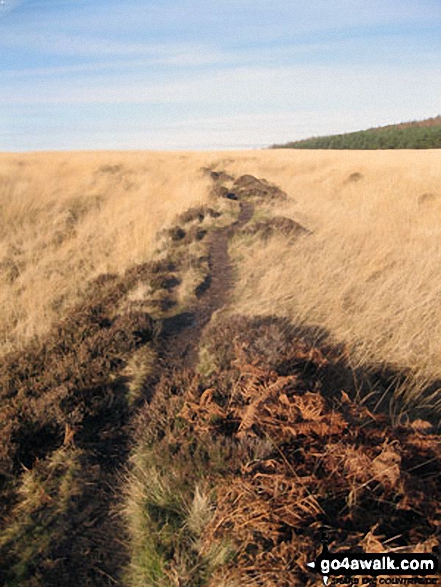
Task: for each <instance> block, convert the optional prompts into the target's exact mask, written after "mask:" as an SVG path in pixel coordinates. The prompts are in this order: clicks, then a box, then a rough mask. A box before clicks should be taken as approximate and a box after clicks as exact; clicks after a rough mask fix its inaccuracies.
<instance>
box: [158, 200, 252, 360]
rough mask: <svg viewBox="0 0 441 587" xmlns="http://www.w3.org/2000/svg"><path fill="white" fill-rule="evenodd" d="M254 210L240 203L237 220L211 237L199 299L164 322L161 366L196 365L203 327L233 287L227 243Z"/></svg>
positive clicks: (227, 297) (226, 300) (221, 305)
mask: <svg viewBox="0 0 441 587" xmlns="http://www.w3.org/2000/svg"><path fill="white" fill-rule="evenodd" d="M253 211H254V206H253V204H252V203H250V202H247V201H243V202H240V213H239V217H238V219H237V220H236V221H235V222H233V223H232V224H231V225H229V226H226V227H223V228H218V229H215V230H213V231H212V232H211V234H210V236H209V237H208V273H207V275H206V276H205V277H204V280H203V281H202V282H201V283H200V284H199V285H198V286H197V291H196V294H197V298H198V299H197V302H196V303H194V304H192V305H191V306H190V307H189V308H188V309H186V311H185V312H184V313H182V314H178V315H177V316H173V317H171V318H166V319H164V321H163V327H162V331H161V335H162V339H163V340H162V365H163V367H165V368H166V369H170V368H173V369H176V368H183V367H185V368H192V367H194V366H195V364H196V361H197V358H198V350H199V349H198V344H199V340H200V336H201V333H202V330H203V328H204V327H205V326H206V325H207V324H208V323H209V322H210V320H211V317H212V315H213V314H214V312H216V311H217V310H220V309H221V308H222V307H223V306H225V305H226V304H228V302H229V296H230V293H231V290H232V287H233V283H234V275H233V265H232V263H231V261H230V258H229V255H228V242H229V240H230V238H231V237H232V236H233V235H234V233H235V231H237V230H239V229H241V228H242V227H243V226H245V225H246V224H247V223H248V221H249V220H250V219H251V217H252V215H253Z"/></svg>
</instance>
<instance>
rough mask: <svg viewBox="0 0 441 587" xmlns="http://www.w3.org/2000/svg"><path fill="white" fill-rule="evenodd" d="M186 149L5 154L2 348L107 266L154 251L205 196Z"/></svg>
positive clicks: (49, 316)
mask: <svg viewBox="0 0 441 587" xmlns="http://www.w3.org/2000/svg"><path fill="white" fill-rule="evenodd" d="M188 158H189V155H187V154H185V153H173V154H171V153H170V154H164V153H148V152H146V153H138V152H133V153H109V152H106V153H39V154H26V155H24V154H22V155H15V154H14V155H13V154H3V155H0V214H1V228H0V292H1V293H0V304H1V307H2V311H1V316H0V350H1V351H7V350H9V349H11V348H16V347H19V346H20V345H22V344H23V343H25V342H26V341H27V340H29V339H30V338H31V337H32V336H34V335H41V334H42V333H44V332H45V331H47V329H48V328H49V326H50V325H51V324H52V323H53V322H54V321H55V320H56V319H57V318H58V317H59V316H61V315H62V314H63V313H64V312H65V311H66V309H67V307H69V306H71V305H72V303H74V302H75V301H76V300H78V297H79V296H80V295H81V293H82V292H83V291H84V288H85V286H86V284H87V281H88V280H90V279H91V278H93V277H96V276H97V275H99V274H101V273H107V272H114V273H120V272H123V271H124V270H125V269H126V268H127V267H129V266H130V265H132V264H133V263H137V262H142V261H144V260H146V259H147V258H148V257H149V256H150V255H151V253H152V252H153V250H154V247H155V234H156V232H157V231H158V230H159V229H160V228H161V227H162V226H163V225H165V224H167V223H169V222H171V221H172V219H173V217H174V216H175V214H176V213H178V212H182V211H184V210H186V209H187V208H188V207H189V206H191V205H194V204H198V203H199V202H203V201H204V200H206V198H207V194H208V186H209V179H208V178H207V177H204V176H203V175H202V174H201V173H200V171H199V167H200V165H198V164H197V163H196V164H193V162H189V160H188Z"/></svg>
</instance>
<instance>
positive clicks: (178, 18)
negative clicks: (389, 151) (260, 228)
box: [0, 0, 441, 151]
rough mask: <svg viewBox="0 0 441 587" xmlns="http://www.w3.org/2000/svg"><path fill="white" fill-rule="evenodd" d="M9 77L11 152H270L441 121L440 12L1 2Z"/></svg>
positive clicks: (427, 3)
mask: <svg viewBox="0 0 441 587" xmlns="http://www.w3.org/2000/svg"><path fill="white" fill-rule="evenodd" d="M2 1H3V4H1V2H2ZM0 76H1V77H0V80H1V81H0V105H1V111H0V151H26V150H46V149H49V150H52V149H53V150H60V149H63V150H65V149H210V148H212V149H222V148H226V149H228V148H244V147H261V146H265V145H268V144H271V143H274V142H283V141H288V140H293V139H296V138H303V137H308V136H313V135H320V134H330V133H337V132H343V131H350V130H359V129H362V128H368V127H371V126H378V125H381V124H388V123H393V122H401V121H406V120H414V119H422V118H426V117H430V116H436V115H437V114H441V0H302V1H300V0H216V1H211V0H205V1H202V0H157V1H151V0H126V1H124V0H119V1H117V0H106V1H104V0H94V1H92V0H0Z"/></svg>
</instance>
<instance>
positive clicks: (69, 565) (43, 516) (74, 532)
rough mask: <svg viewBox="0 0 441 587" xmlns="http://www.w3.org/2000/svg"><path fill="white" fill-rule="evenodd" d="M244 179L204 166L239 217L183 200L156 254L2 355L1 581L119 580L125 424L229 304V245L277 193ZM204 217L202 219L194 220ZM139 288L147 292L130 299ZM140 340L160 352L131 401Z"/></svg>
mask: <svg viewBox="0 0 441 587" xmlns="http://www.w3.org/2000/svg"><path fill="white" fill-rule="evenodd" d="M244 177H245V179H244V181H242V183H241V181H240V179H241V178H239V180H238V181H236V188H237V192H238V195H233V194H232V193H231V192H230V191H229V190H228V189H227V188H226V187H225V186H224V185H223V183H224V182H223V179H227V180H228V181H229V182H230V183H231V181H232V179H233V178H230V177H227V176H225V175H224V174H222V173H216V172H213V173H212V178H213V181H214V185H215V187H214V189H213V194H212V201H213V206H214V207H215V208H216V206H217V202H218V201H220V198H225V201H226V202H227V201H228V200H231V206H232V207H233V210H234V206H236V216H237V219H236V220H235V221H234V222H233V223H231V224H229V225H227V226H225V225H224V226H221V227H219V226H217V225H216V219H217V218H219V217H220V219H221V220H222V213H221V212H220V211H217V210H216V209H213V208H208V207H203V208H198V209H191V210H189V211H188V213H186V214H184V215H181V217H180V218H179V219H178V221H179V222H180V224H181V225H184V228H185V229H183V228H181V227H180V226H179V225H178V230H177V231H176V228H172V229H170V230H169V231H168V235H169V237H170V238H168V249H169V250H167V249H166V254H165V256H164V255H163V257H162V258H161V260H159V261H152V262H148V263H145V264H142V265H138V266H135V267H133V268H131V269H130V270H128V271H126V273H125V274H124V275H122V276H116V275H103V276H101V277H100V278H98V279H97V280H96V281H95V282H93V283H91V285H90V288H89V293H88V295H87V296H86V298H85V300H84V302H82V303H81V304H79V305H78V306H77V307H76V308H74V309H73V310H72V311H71V312H70V313H69V315H67V316H66V317H65V318H64V319H63V321H62V322H60V323H59V324H57V325H55V326H54V327H53V328H52V330H51V331H50V332H49V334H48V335H47V337H46V338H45V339H44V340H41V341H37V342H34V343H32V344H30V345H29V346H28V347H27V348H26V349H25V350H24V351H20V352H15V353H12V354H10V355H7V356H6V357H3V358H2V359H1V360H0V402H1V412H0V496H1V501H0V584H4V585H8V586H12V585H20V586H29V587H36V586H43V585H44V586H45V587H50V586H54V587H55V586H57V587H58V586H59V585H63V586H64V587H69V586H72V587H73V586H75V587H77V586H78V585H81V586H85V587H86V586H92V585H93V586H94V587H97V586H100V585H122V584H123V571H124V569H125V568H126V567H127V565H128V563H129V558H130V555H129V549H128V544H129V542H130V537H129V536H128V535H127V532H126V529H125V528H124V524H123V523H122V519H121V513H120V512H121V495H120V493H121V485H122V478H123V474H124V472H125V471H126V468H127V463H128V456H129V454H130V451H131V446H132V435H133V425H132V423H131V422H132V421H133V419H134V418H135V416H136V413H137V411H138V410H139V407H140V406H141V405H143V404H144V403H145V402H150V401H151V399H152V397H153V395H154V393H155V385H156V383H157V382H158V381H159V380H160V378H161V376H162V374H164V373H166V372H171V371H175V370H177V369H182V368H189V367H194V366H195V363H196V361H197V356H198V343H199V339H200V336H201V332H202V330H203V329H204V327H205V326H206V325H207V324H208V323H209V322H210V320H211V317H212V315H213V313H214V312H215V311H216V310H218V309H220V308H222V307H223V306H224V305H225V304H227V303H228V301H229V295H230V291H231V289H232V285H233V267H232V264H231V262H230V259H229V255H228V241H229V239H230V238H231V237H232V236H233V235H234V233H235V232H236V231H238V230H241V229H242V228H243V227H244V226H245V225H246V224H247V223H248V222H249V220H250V218H251V217H252V215H253V203H252V199H253V195H254V196H255V198H257V200H258V199H259V198H261V197H262V196H263V195H264V194H263V192H266V191H267V190H268V191H269V192H271V191H272V193H274V194H276V195H278V191H277V188H275V187H273V186H269V184H266V182H263V183H262V182H261V181H259V180H256V179H255V178H251V176H244ZM250 178H251V184H250ZM253 181H254V184H253ZM247 182H248V183H247ZM245 184H247V185H245ZM253 186H254V187H253ZM253 189H254V191H255V192H256V193H254V194H253ZM259 190H260V191H259ZM280 194H281V192H280ZM224 203H225V202H224ZM227 205H229V204H227ZM224 208H225V206H224ZM207 219H208V220H209V221H210V220H213V225H210V224H209V222H208V223H207ZM204 221H205V223H206V224H208V227H207V229H205V228H203V229H202V228H200V226H202V225H203V223H204ZM176 234H177V236H176ZM193 242H197V243H199V246H200V254H199V256H197V255H196V256H195V257H194V259H192V262H193V263H194V264H196V266H197V267H198V269H199V275H200V279H199V282H198V283H196V285H195V291H194V294H195V295H194V296H193V301H192V302H191V303H189V304H188V305H187V306H186V307H184V308H180V309H179V311H178V310H176V309H175V308H178V307H179V306H178V302H177V300H176V297H177V294H176V291H177V289H178V286H179V284H180V283H181V281H182V274H183V273H185V270H186V269H187V268H188V257H189V255H188V252H187V248H188V247H189V246H190V245H191V244H192V243H193ZM141 285H142V286H148V289H149V292H150V294H149V295H146V296H145V298H144V299H141V300H139V299H137V300H136V301H133V300H132V299H131V298H130V294H131V292H133V291H134V290H136V288H137V287H138V288H139V287H140V286H141ZM146 347H148V349H149V351H150V352H153V353H155V354H156V357H157V358H158V361H157V363H156V364H155V367H154V368H152V369H150V371H149V372H148V373H147V374H146V375H145V376H143V379H142V381H141V382H140V383H139V386H138V388H137V389H138V392H137V396H136V398H135V400H134V401H131V398H130V389H131V385H132V384H133V381H132V380H133V376H131V375H128V374H127V372H128V370H127V366H128V365H130V361H131V359H132V358H133V356H135V355H137V356H139V355H140V354H141V355H142V353H143V349H144V348H146ZM135 419H136V418H135Z"/></svg>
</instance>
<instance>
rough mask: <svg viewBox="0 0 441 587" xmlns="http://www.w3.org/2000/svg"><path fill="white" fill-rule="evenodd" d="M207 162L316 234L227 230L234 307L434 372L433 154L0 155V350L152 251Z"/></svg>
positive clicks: (437, 271) (439, 284)
mask: <svg viewBox="0 0 441 587" xmlns="http://www.w3.org/2000/svg"><path fill="white" fill-rule="evenodd" d="M203 166H212V167H213V168H216V169H223V170H225V171H227V172H229V173H232V174H234V175H240V174H242V173H250V174H253V175H256V176H258V177H264V178H266V179H267V180H269V181H272V182H274V183H276V184H277V185H278V186H280V187H281V188H282V189H283V190H285V191H286V192H287V193H288V195H289V197H290V199H289V201H288V203H287V204H284V205H283V206H282V205H279V207H278V208H277V209H275V210H274V211H275V212H276V213H277V214H279V215H285V216H289V217H291V218H293V219H295V220H297V221H299V222H301V223H302V224H304V225H305V226H306V227H307V228H309V229H310V230H312V231H313V234H312V235H311V236H308V237H304V238H301V239H299V240H298V241H297V242H296V243H295V244H294V245H289V244H288V243H287V242H286V241H285V240H284V239H283V237H280V238H279V237H274V238H272V239H270V240H269V241H267V242H266V243H260V242H259V243H258V246H246V244H245V239H244V242H243V243H241V242H240V240H239V241H238V240H236V242H235V243H234V244H233V247H232V250H233V252H234V253H235V254H236V255H237V258H238V259H239V258H240V259H241V262H240V264H239V283H238V286H237V289H236V303H235V306H234V311H235V312H243V313H246V314H262V313H275V314H278V315H283V316H288V317H290V318H292V319H295V320H300V321H302V322H307V323H313V324H317V325H320V326H322V327H323V328H325V329H327V330H329V331H330V332H331V333H332V334H333V335H334V336H335V338H336V339H337V340H339V341H343V342H346V343H347V344H348V346H349V347H350V348H351V349H352V351H353V354H352V356H353V357H354V360H356V361H362V360H366V359H367V360H370V361H371V360H373V361H389V362H392V363H396V364H397V365H400V366H409V367H411V368H413V369H414V370H415V371H416V372H417V373H418V375H419V376H421V377H441V361H440V359H441V336H440V334H441V326H440V324H441V320H440V318H441V311H440V309H439V308H440V307H441V304H440V301H441V152H440V151H373V152H366V151H363V152H355V151H352V152H351V151H344V152H338V151H299V150H293V151H289V150H280V151H278V150H272V151H260V152H258V151H243V152H216V153H214V152H213V153H210V152H207V153H155V152H125V153H118V152H97V153H41V154H26V155H18V154H3V155H1V156H0V209H1V214H2V229H1V231H2V232H1V241H0V263H1V266H2V269H3V271H2V274H1V298H0V301H1V304H2V314H1V327H0V331H1V341H0V342H1V345H2V346H1V348H2V349H3V350H7V349H9V348H13V347H15V346H17V345H20V344H22V343H23V342H25V341H26V340H28V339H29V338H30V337H31V336H33V335H36V334H37V335H38V334H41V333H42V332H44V331H45V330H46V329H47V327H48V326H49V325H50V324H51V323H52V322H53V321H54V320H55V319H56V318H57V317H58V316H60V315H61V314H62V313H63V312H64V311H65V309H66V308H67V307H68V306H69V305H71V304H72V303H73V302H74V301H75V300H76V299H78V296H79V295H80V294H81V292H82V291H83V290H84V287H85V285H86V282H87V280H88V279H90V278H92V277H95V276H97V275H98V274H99V273H102V272H109V271H110V272H122V271H123V270H124V269H126V268H127V267H128V266H130V265H131V264H132V263H135V262H139V261H142V260H144V259H146V258H147V257H148V256H149V255H151V253H152V252H153V250H154V248H155V240H154V235H155V233H156V232H157V230H158V229H160V228H161V227H162V226H164V225H165V224H167V223H169V222H171V221H172V219H173V217H174V215H175V214H176V213H179V212H182V211H183V210H185V209H186V208H188V207H189V206H190V205H195V204H197V203H198V202H203V201H206V199H207V197H208V191H209V186H210V180H209V178H208V177H207V176H204V175H203V174H202V173H201V167H203Z"/></svg>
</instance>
